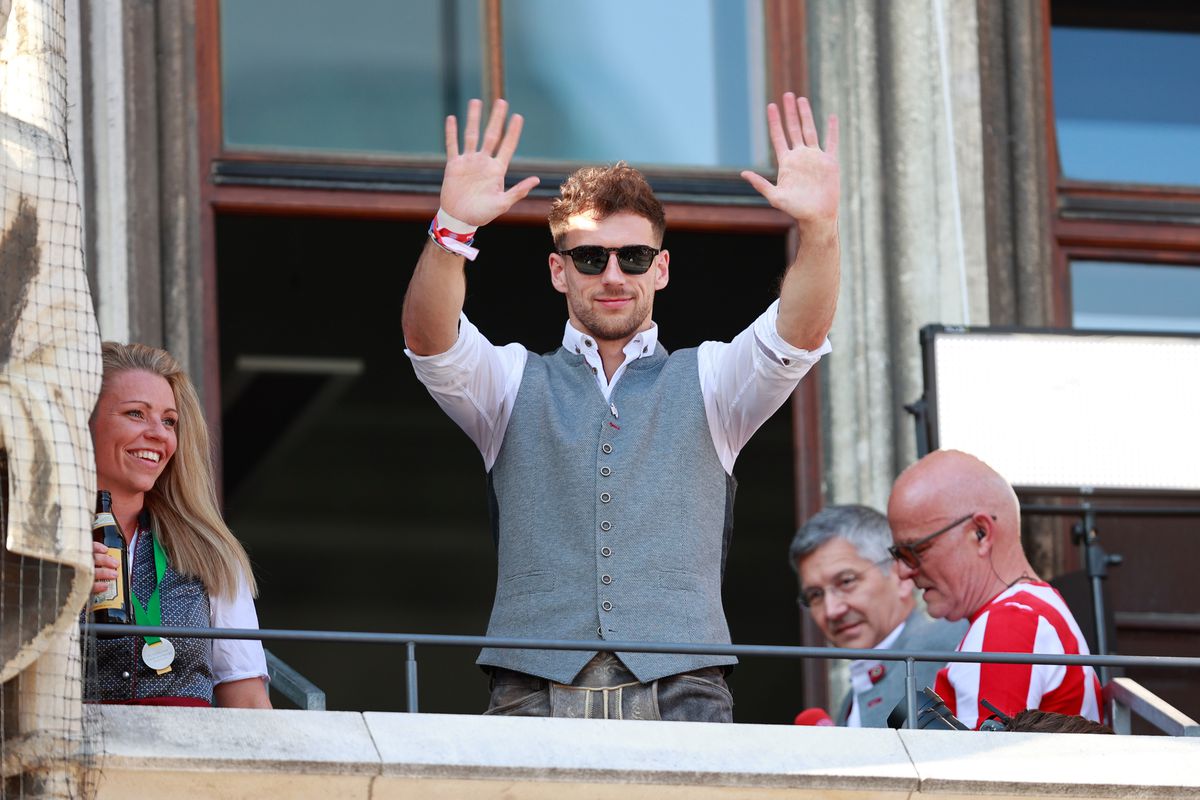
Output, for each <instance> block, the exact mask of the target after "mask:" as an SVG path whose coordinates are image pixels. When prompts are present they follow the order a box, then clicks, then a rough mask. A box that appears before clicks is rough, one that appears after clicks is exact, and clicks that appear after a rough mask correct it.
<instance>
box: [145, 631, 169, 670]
mask: <svg viewBox="0 0 1200 800" xmlns="http://www.w3.org/2000/svg"><path fill="white" fill-rule="evenodd" d="M174 660H175V645H173V644H171V640H170V639H163V638H159V640H158V641H157V642H153V643H151V642H147V643H146V644H144V645H142V661H143V662H144V663H145V665H146V666H147V667H149V668H150V669H152V670H154V671H155V672H157V673H158V674H159V675H165V674H167V673H168V672H170V671H171V662H172V661H174Z"/></svg>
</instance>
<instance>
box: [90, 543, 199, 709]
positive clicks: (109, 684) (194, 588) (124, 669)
mask: <svg viewBox="0 0 1200 800" xmlns="http://www.w3.org/2000/svg"><path fill="white" fill-rule="evenodd" d="M132 571H133V581H132V583H133V591H134V594H136V595H137V596H138V598H139V599H140V600H141V601H142V602H143V603H145V602H146V600H147V598H149V597H150V594H151V593H152V592H153V591H154V580H155V574H154V548H153V547H152V546H151V542H150V539H149V537H146V536H145V535H142V536H139V537H138V546H137V548H136V549H135V550H134V553H133V570H132ZM160 597H161V600H162V624H163V625H178V626H181V627H188V628H207V627H208V626H209V625H211V624H212V622H211V620H210V618H209V605H208V593H207V592H206V591H205V590H204V584H203V583H202V582H201V581H200V580H199V579H198V578H191V577H187V576H185V575H180V574H179V573H178V572H176V571H175V570H174V569H172V568H171V565H170V564H168V565H167V569H166V572H165V574H164V575H163V581H162V587H161V595H160ZM130 602H133V601H132V600H131V601H130ZM143 644H145V640H144V639H142V637H140V636H121V637H117V638H114V639H108V638H105V639H97V640H96V672H95V674H94V675H92V676H89V678H88V680H87V683H86V686H85V690H84V693H85V698H86V699H87V700H92V701H99V702H102V703H103V702H121V701H123V700H133V699H139V700H140V699H144V698H148V697H194V698H197V699H200V700H204V701H206V702H208V703H210V704H211V703H212V701H213V674H212V639H182V638H173V639H171V644H173V645H174V646H175V661H174V663H172V664H171V671H170V672H168V673H166V674H164V675H158V674H157V673H156V672H155V671H154V670H152V669H151V668H150V667H148V666H146V665H145V663H143V662H142V645H143Z"/></svg>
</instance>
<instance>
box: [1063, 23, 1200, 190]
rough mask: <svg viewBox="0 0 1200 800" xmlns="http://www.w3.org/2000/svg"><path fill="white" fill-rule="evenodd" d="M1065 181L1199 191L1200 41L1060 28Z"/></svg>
mask: <svg viewBox="0 0 1200 800" xmlns="http://www.w3.org/2000/svg"><path fill="white" fill-rule="evenodd" d="M1051 47H1052V52H1053V58H1054V109H1055V117H1056V121H1057V130H1058V150H1059V157H1060V159H1061V162H1062V171H1063V174H1064V175H1066V176H1067V177H1070V178H1080V179H1083V180H1095V181H1111V182H1120V183H1153V184H1193V185H1194V184H1200V102H1197V98H1198V97H1200V95H1198V93H1197V89H1196V79H1197V76H1198V75H1200V34H1197V33H1169V32H1165V31H1148V30H1137V31H1135V30H1112V29H1100V28H1076V27H1057V26H1056V27H1055V28H1054V29H1053V31H1052V44H1051Z"/></svg>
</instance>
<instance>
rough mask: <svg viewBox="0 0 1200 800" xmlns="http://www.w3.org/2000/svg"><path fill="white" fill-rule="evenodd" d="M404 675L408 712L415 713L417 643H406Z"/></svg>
mask: <svg viewBox="0 0 1200 800" xmlns="http://www.w3.org/2000/svg"><path fill="white" fill-rule="evenodd" d="M404 677H405V680H406V682H407V684H408V692H407V694H408V713H410V714H416V713H417V643H416V642H409V643H408V660H407V661H405V662H404Z"/></svg>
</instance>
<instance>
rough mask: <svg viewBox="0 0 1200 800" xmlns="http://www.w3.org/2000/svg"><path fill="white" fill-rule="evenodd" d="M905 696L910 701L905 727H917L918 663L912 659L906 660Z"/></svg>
mask: <svg viewBox="0 0 1200 800" xmlns="http://www.w3.org/2000/svg"><path fill="white" fill-rule="evenodd" d="M904 695H905V699H906V700H907V701H908V719H907V720H906V721H905V723H904V724H905V727H908V728H916V727H917V662H916V661H914V660H913V659H911V658H906V659H904Z"/></svg>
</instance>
